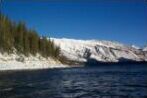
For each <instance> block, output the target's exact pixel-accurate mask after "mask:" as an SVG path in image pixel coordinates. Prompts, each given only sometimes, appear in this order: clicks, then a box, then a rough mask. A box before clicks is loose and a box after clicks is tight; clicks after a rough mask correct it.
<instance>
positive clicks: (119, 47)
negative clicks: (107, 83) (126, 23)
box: [51, 38, 147, 62]
mask: <svg viewBox="0 0 147 98" xmlns="http://www.w3.org/2000/svg"><path fill="white" fill-rule="evenodd" d="M51 39H52V40H53V41H54V43H55V44H56V45H57V46H59V47H60V48H61V53H62V55H64V56H65V57H66V58H68V59H69V60H72V61H76V62H87V60H89V59H94V60H96V61H100V62H123V61H126V60H132V61H147V51H146V50H145V49H139V48H135V47H132V46H126V45H123V44H121V43H118V42H111V41H98V40H75V39H66V38H62V39H57V38H51Z"/></svg>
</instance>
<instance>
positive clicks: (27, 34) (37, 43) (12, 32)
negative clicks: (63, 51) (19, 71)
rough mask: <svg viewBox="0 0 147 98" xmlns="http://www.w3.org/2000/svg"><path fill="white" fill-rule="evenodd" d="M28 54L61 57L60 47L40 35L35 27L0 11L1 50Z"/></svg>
mask: <svg viewBox="0 0 147 98" xmlns="http://www.w3.org/2000/svg"><path fill="white" fill-rule="evenodd" d="M14 50H16V52H17V53H18V54H19V53H21V54H24V55H26V56H28V55H29V54H32V55H34V56H35V55H36V54H37V53H39V54H41V55H42V56H43V57H54V58H59V56H60V48H59V47H57V46H56V45H55V44H54V42H53V41H52V40H50V39H47V37H45V36H43V37H40V36H39V35H38V33H37V32H36V31H35V30H33V29H28V28H27V27H26V24H25V23H24V22H18V23H16V22H14V21H12V20H10V19H9V18H8V17H7V16H5V15H3V14H2V13H0V52H2V53H4V52H7V53H13V52H14Z"/></svg>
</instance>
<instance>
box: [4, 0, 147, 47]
mask: <svg viewBox="0 0 147 98" xmlns="http://www.w3.org/2000/svg"><path fill="white" fill-rule="evenodd" d="M122 1H123V0H105V2H104V0H92V1H90V0H89V1H88V0H87V1H84V0H83V1H82V0H80V1H79V0H77V1H76V2H72V0H69V1H66V0H56V1H53V0H44V1H41V0H40V1H39V0H30V1H29V0H26V1H24V0H14V1H13V0H4V2H3V5H2V12H3V13H4V14H6V15H7V16H8V17H10V18H11V19H12V20H14V21H20V20H21V21H24V22H25V23H26V24H27V26H28V27H29V28H34V29H35V30H36V31H38V33H39V34H40V35H45V36H50V37H58V38H62V37H65V38H76V39H98V40H111V41H119V42H122V43H125V44H128V45H131V44H135V45H138V46H143V45H145V44H147V3H145V2H144V0H130V1H129V0H125V2H122Z"/></svg>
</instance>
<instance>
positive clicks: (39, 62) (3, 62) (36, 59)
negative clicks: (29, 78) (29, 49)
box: [0, 53, 68, 71]
mask: <svg viewBox="0 0 147 98" xmlns="http://www.w3.org/2000/svg"><path fill="white" fill-rule="evenodd" d="M58 67H59V68H60V67H61V68H62V67H68V66H67V65H63V64H62V63H61V62H60V61H59V60H56V59H53V58H51V57H48V58H44V57H42V56H41V55H39V54H37V55H36V56H32V55H29V56H28V57H27V56H24V55H22V54H19V55H18V54H16V53H13V54H7V53H3V54H2V53H0V71H3V70H29V69H48V68H58Z"/></svg>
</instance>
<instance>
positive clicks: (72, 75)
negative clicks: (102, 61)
mask: <svg viewBox="0 0 147 98" xmlns="http://www.w3.org/2000/svg"><path fill="white" fill-rule="evenodd" d="M0 98H147V65H143V64H140V65H129V66H121V65H118V66H116V65H115V66H113V65H111V66H99V67H86V68H62V69H47V70H29V71H8V72H0Z"/></svg>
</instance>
